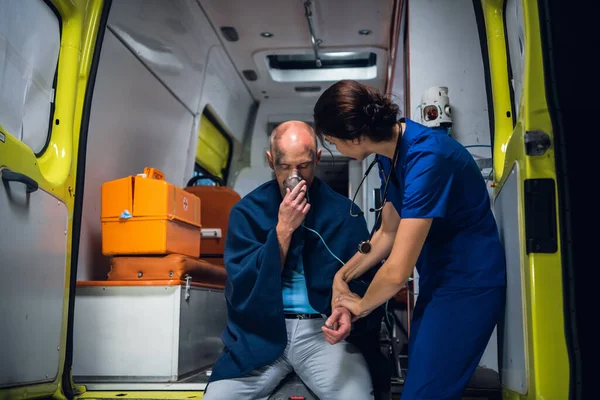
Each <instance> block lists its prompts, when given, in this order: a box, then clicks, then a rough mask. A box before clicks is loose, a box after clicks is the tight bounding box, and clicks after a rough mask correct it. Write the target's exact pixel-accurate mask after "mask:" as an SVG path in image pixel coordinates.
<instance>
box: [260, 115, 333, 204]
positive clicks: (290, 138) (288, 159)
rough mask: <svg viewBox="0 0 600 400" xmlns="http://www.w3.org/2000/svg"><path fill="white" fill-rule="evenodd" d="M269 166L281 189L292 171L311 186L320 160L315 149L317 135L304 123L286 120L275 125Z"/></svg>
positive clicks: (268, 156) (268, 152)
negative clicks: (297, 173)
mask: <svg viewBox="0 0 600 400" xmlns="http://www.w3.org/2000/svg"><path fill="white" fill-rule="evenodd" d="M267 159H268V161H269V166H270V167H271V169H273V171H275V176H276V177H277V181H278V182H279V186H280V188H281V189H282V193H285V190H284V189H283V181H284V180H285V179H286V178H287V177H288V176H289V175H290V174H291V173H292V172H293V171H297V172H299V173H300V174H301V175H302V176H303V177H304V178H305V180H306V183H307V184H308V185H310V184H311V183H312V181H313V179H314V175H315V167H316V165H317V164H318V162H319V161H320V159H321V150H319V149H318V148H317V136H316V134H315V131H314V130H313V128H312V127H311V126H310V125H308V124H307V123H306V122H302V121H287V122H284V123H282V124H280V125H278V126H277V128H275V129H274V130H273V132H272V133H271V146H270V151H267Z"/></svg>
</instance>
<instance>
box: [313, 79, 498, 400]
mask: <svg viewBox="0 0 600 400" xmlns="http://www.w3.org/2000/svg"><path fill="white" fill-rule="evenodd" d="M398 110H399V109H398V106H397V105H395V104H393V103H392V102H391V101H390V100H388V99H387V98H385V97H384V96H382V95H381V94H379V93H378V92H377V91H376V90H374V89H373V88H370V87H367V86H364V85H362V84H360V83H358V82H355V81H349V80H344V81H340V82H338V83H336V84H334V85H333V86H331V87H329V88H328V89H327V90H326V91H325V92H324V93H323V94H322V95H321V97H320V98H319V100H318V101H317V103H316V105H315V107H314V121H315V128H316V131H317V133H318V135H319V137H320V138H321V140H322V141H326V142H328V143H330V144H333V145H335V146H336V148H337V150H338V151H339V152H340V153H342V154H343V155H345V156H349V157H352V158H355V159H357V160H364V159H365V158H366V157H368V156H369V155H371V154H373V153H375V154H376V160H377V161H376V162H377V163H378V164H379V167H380V168H379V169H380V177H381V180H382V189H381V191H382V193H383V198H384V206H383V208H382V210H381V213H380V218H381V225H380V227H379V229H377V231H373V233H372V234H371V238H370V241H366V242H365V243H362V245H361V246H360V248H361V251H359V252H357V253H356V255H355V256H354V257H353V258H352V259H350V260H349V261H348V262H347V263H346V265H345V266H344V267H343V268H342V269H340V271H339V272H338V273H337V275H336V276H335V279H334V284H333V294H332V307H336V306H343V307H346V308H347V309H349V310H350V311H351V312H352V313H353V315H354V316H355V318H362V317H364V316H366V315H368V314H369V313H370V312H371V311H372V310H374V309H375V308H377V307H379V306H380V305H382V304H384V303H385V302H386V301H388V300H389V299H390V298H391V297H393V296H394V295H395V294H396V293H398V291H399V290H400V289H402V288H403V287H404V286H405V283H406V282H407V280H408V278H409V277H410V276H411V275H412V273H413V268H414V267H415V266H416V268H417V271H418V273H419V296H418V299H417V304H416V306H415V310H414V314H413V321H412V325H411V331H410V339H409V344H408V345H409V355H408V360H409V361H408V374H407V377H406V382H405V385H404V388H403V391H402V399H403V400H407V399H434V398H435V399H460V398H461V396H462V394H463V393H464V390H465V387H466V385H467V383H468V382H469V379H470V378H471V376H472V374H473V372H474V371H475V368H476V367H477V365H478V364H479V361H480V359H481V356H482V355H483V352H484V350H485V348H486V346H487V344H488V341H489V339H490V336H491V334H492V332H493V330H494V327H495V326H496V324H497V323H498V322H499V320H500V318H501V316H502V315H503V312H504V302H505V284H506V276H505V275H506V274H505V270H506V266H505V256H504V249H503V247H502V245H501V243H500V239H499V235H498V229H497V226H496V222H495V219H494V216H493V214H492V210H491V204H490V198H489V195H488V191H487V188H486V184H485V181H484V179H483V177H482V174H481V172H480V170H479V168H478V167H477V164H476V163H475V161H474V159H473V157H472V155H471V154H470V153H469V152H468V150H466V149H465V148H464V147H463V146H462V145H461V144H460V143H458V142H457V141H456V140H455V139H453V138H452V137H450V136H448V134H447V131H446V130H445V129H437V128H428V127H426V126H423V125H421V124H418V123H416V122H414V121H411V120H409V119H401V120H398V113H399V111H398ZM376 225H377V224H376ZM384 259H385V262H384V263H383V265H382V266H381V268H380V269H379V270H378V272H377V274H376V275H375V278H374V279H373V281H372V283H371V285H370V287H369V289H368V290H367V292H366V293H365V295H364V297H362V298H361V297H359V296H357V295H356V294H354V293H352V292H350V290H349V289H348V282H350V281H352V280H353V279H356V278H359V277H360V276H361V275H362V274H364V273H365V272H366V271H367V270H369V269H370V268H372V267H374V266H375V265H380V263H381V261H382V260H384ZM330 322H332V321H328V323H327V324H328V325H329V324H330Z"/></svg>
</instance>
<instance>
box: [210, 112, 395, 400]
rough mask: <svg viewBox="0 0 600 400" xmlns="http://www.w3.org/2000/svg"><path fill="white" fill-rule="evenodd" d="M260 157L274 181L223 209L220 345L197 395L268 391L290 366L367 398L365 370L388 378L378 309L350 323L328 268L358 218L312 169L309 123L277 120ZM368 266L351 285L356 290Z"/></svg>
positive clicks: (310, 380)
mask: <svg viewBox="0 0 600 400" xmlns="http://www.w3.org/2000/svg"><path fill="white" fill-rule="evenodd" d="M267 158H268V161H269V165H270V167H271V168H272V169H273V171H274V172H275V176H276V179H274V180H272V181H270V182H267V183H264V184H263V185H261V186H259V187H258V188H256V189H255V190H254V191H252V192H251V193H249V194H248V195H246V196H245V197H244V198H243V199H242V200H241V201H240V202H239V203H237V204H236V205H235V206H234V208H233V209H232V210H231V214H230V217H229V227H228V231H227V238H226V245H225V268H226V269H227V285H226V288H225V296H226V298H227V306H228V323H227V327H226V328H225V330H224V332H223V334H222V339H223V343H224V345H225V349H224V351H223V353H222V354H221V356H220V357H219V359H218V360H217V362H216V364H215V365H214V367H213V370H212V374H211V378H210V381H209V384H208V387H207V391H206V394H205V396H204V398H205V400H215V399H227V400H229V399H267V398H268V397H269V395H270V394H271V393H272V392H273V391H274V390H275V389H276V387H277V386H278V384H279V383H280V382H281V381H282V380H283V379H284V378H285V377H286V376H287V375H288V374H290V373H291V372H294V371H295V372H296V374H297V375H298V376H299V377H300V378H301V379H302V381H303V382H304V383H305V384H306V386H308V387H309V388H310V389H311V391H313V392H314V393H315V394H316V395H317V396H318V397H319V398H321V399H350V398H351V399H357V400H359V399H373V396H374V395H373V386H377V385H373V383H372V379H371V375H373V378H374V379H373V382H377V379H376V378H378V379H380V380H381V379H383V381H384V382H385V381H386V380H387V383H388V384H389V382H390V381H389V379H390V376H389V374H388V371H387V370H386V369H385V368H384V369H383V371H377V372H374V370H375V369H377V367H381V366H382V365H385V361H382V359H381V358H378V357H382V358H383V355H382V353H381V351H380V349H379V343H378V339H379V336H378V333H379V329H380V323H381V317H382V313H383V310H378V311H379V312H375V313H372V315H371V316H370V317H369V318H366V319H365V321H362V320H359V321H358V322H357V323H356V324H355V326H354V327H353V328H352V327H351V325H352V324H351V315H350V313H349V312H348V311H347V310H346V309H344V308H336V309H334V310H331V306H330V304H331V287H332V283H333V277H334V275H335V273H336V272H337V271H338V270H339V268H340V267H341V266H342V262H345V261H346V260H348V259H349V258H350V257H352V255H354V253H356V248H357V245H358V243H359V242H360V241H361V240H364V239H365V238H366V237H368V230H367V227H366V223H365V220H364V218H355V217H352V216H350V214H349V211H350V206H351V202H350V200H349V199H348V198H346V197H344V196H342V195H339V194H337V193H336V192H334V191H333V190H332V189H331V188H330V187H328V186H327V185H326V184H325V183H323V182H322V181H320V180H319V179H318V178H316V177H315V169H316V167H317V164H318V163H319V161H320V158H321V150H320V149H317V141H316V136H315V133H314V131H313V129H312V128H311V127H310V126H309V125H308V124H306V123H304V122H300V121H289V122H285V123H283V124H281V125H279V126H278V127H277V128H276V129H275V130H274V131H273V133H272V135H271V147H270V151H267ZM354 212H355V213H357V212H360V210H358V209H355V210H354ZM374 273H375V271H371V275H369V276H366V277H363V281H358V282H354V283H353V284H354V285H355V286H354V287H352V288H351V289H352V290H353V291H354V292H355V293H364V291H365V290H366V288H367V286H368V284H369V282H370V280H371V279H372V276H373V275H374ZM327 316H329V318H328V319H327V320H326V318H327ZM351 328H352V331H351ZM369 367H371V368H369ZM369 370H371V374H370V372H369ZM384 390H385V389H384Z"/></svg>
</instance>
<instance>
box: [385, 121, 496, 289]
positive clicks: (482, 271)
mask: <svg viewBox="0 0 600 400" xmlns="http://www.w3.org/2000/svg"><path fill="white" fill-rule="evenodd" d="M404 122H405V123H406V128H405V130H404V134H403V136H402V139H401V141H400V144H399V146H400V148H399V157H398V161H397V164H396V169H395V172H396V176H397V179H398V182H397V185H395V184H394V183H393V181H392V180H391V179H390V183H389V185H388V194H387V198H388V201H389V202H391V203H392V204H393V205H394V207H395V208H396V210H397V211H398V214H399V215H400V217H401V218H433V223H432V225H431V229H430V231H429V235H428V236H427V239H426V241H425V244H424V246H423V250H422V251H421V254H420V256H419V259H418V261H417V265H416V268H417V271H418V272H419V295H420V296H427V295H431V294H432V293H433V292H434V290H435V289H436V288H439V287H451V288H473V287H497V286H503V285H505V282H506V273H505V270H506V267H505V256H504V249H503V247H502V245H501V242H500V238H499V234H498V228H497V225H496V221H495V219H494V215H493V214H492V209H491V203H490V198H489V195H488V191H487V188H486V184H485V181H484V179H483V176H482V174H481V172H480V170H479V168H478V166H477V164H476V163H475V160H474V159H473V156H472V155H471V153H469V151H468V150H467V149H466V148H465V147H463V146H462V145H461V144H460V143H459V142H457V141H456V140H455V139H454V138H452V137H450V136H448V134H447V131H446V130H445V129H436V128H429V127H426V126H424V125H421V124H418V123H416V122H414V121H411V120H409V119H405V120H404ZM378 157H379V159H380V161H381V165H382V168H383V171H381V169H380V170H379V176H380V178H381V182H382V186H381V193H382V194H383V190H384V187H385V178H386V177H387V174H388V172H389V169H390V165H391V160H390V159H389V158H388V157H385V156H381V155H380V156H378Z"/></svg>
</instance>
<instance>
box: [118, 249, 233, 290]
mask: <svg viewBox="0 0 600 400" xmlns="http://www.w3.org/2000/svg"><path fill="white" fill-rule="evenodd" d="M187 275H189V276H191V278H192V282H193V283H195V284H198V285H201V286H205V287H211V288H216V289H223V288H224V287H225V279H226V278H227V273H226V271H225V268H223V266H219V265H214V264H211V263H209V262H207V261H204V260H201V259H199V258H194V257H189V256H185V255H181V254H169V255H166V256H157V257H113V258H112V260H111V266H110V271H109V273H108V280H109V281H127V280H137V281H140V280H164V279H168V280H185V277H186V276H187Z"/></svg>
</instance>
